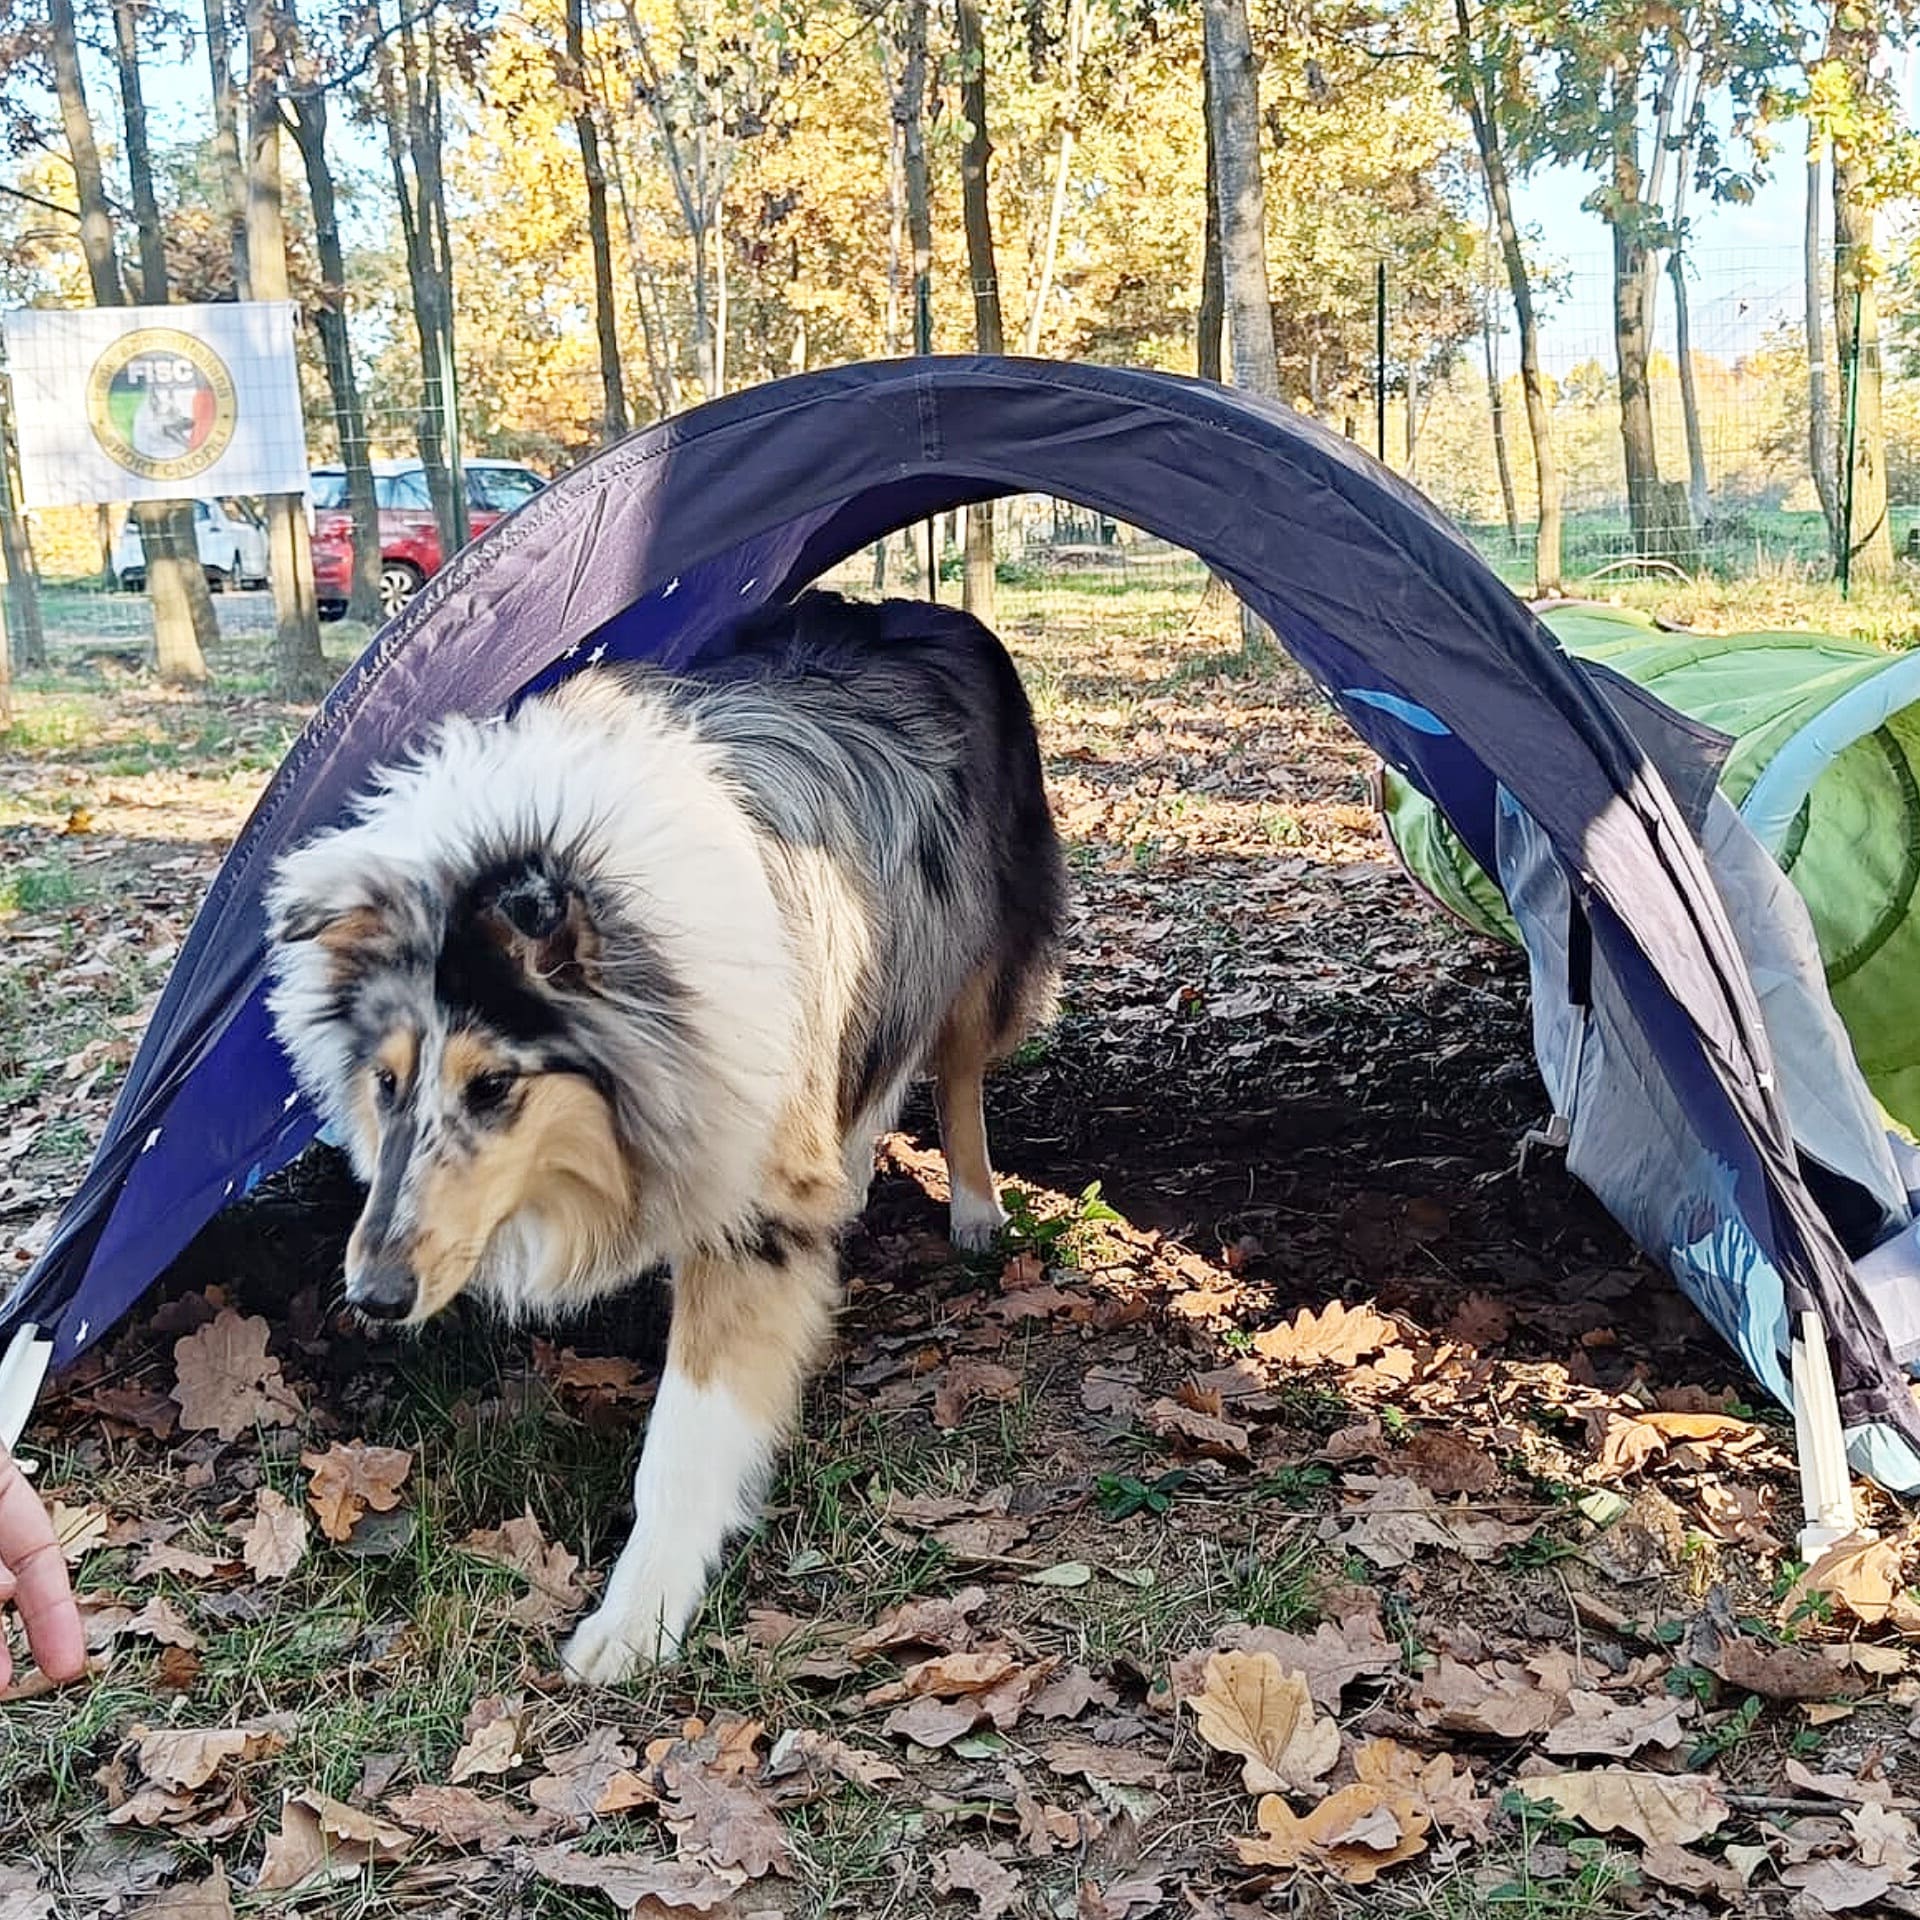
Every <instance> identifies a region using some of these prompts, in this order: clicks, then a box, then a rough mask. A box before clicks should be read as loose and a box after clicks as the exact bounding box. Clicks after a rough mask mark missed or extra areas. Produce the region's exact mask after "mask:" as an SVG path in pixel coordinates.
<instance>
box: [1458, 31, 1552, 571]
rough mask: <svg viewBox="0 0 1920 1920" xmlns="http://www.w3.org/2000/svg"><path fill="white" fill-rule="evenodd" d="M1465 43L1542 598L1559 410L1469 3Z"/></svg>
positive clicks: (1463, 72) (1466, 89)
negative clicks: (1502, 277) (1506, 299)
mask: <svg viewBox="0 0 1920 1920" xmlns="http://www.w3.org/2000/svg"><path fill="white" fill-rule="evenodd" d="M1453 10H1454V20H1455V22H1456V23H1457V25H1458V27H1459V33H1460V39H1459V46H1458V48H1457V58H1456V60H1455V75H1456V85H1457V88H1458V90H1459V93H1460V95H1461V96H1462V97H1463V98H1464V99H1465V101H1466V107H1467V116H1468V118H1469V120H1471V122H1472V124H1473V139H1474V145H1475V146H1476V147H1477V148H1478V150H1479V153H1480V170H1481V172H1482V173H1483V174H1484V175H1485V177H1486V182H1487V199H1488V201H1489V202H1490V203H1491V204H1492V207H1493V221H1494V226H1495V228H1496V230H1497V231H1498V233H1499V235H1500V257H1501V258H1502V259H1503V260H1504V261H1505V262H1506V267H1507V291H1508V292H1509V293H1510V294H1511V295H1512V296H1513V318H1514V325H1515V327H1516V329H1517V330H1518V332H1519V335H1520V391H1521V393H1522V394H1523V395H1524V396H1525V399H1526V403H1527V437H1528V438H1529V439H1530V440H1531V441H1532V442H1533V473H1534V485H1535V488H1536V492H1537V498H1538V503H1539V506H1538V511H1539V526H1538V527H1537V529H1536V531H1535V535H1534V545H1533V590H1534V593H1535V594H1536V595H1537V596H1538V597H1540V598H1541V599H1545V598H1547V597H1548V596H1550V595H1552V594H1557V593H1559V592H1560V591H1561V579H1560V469H1559V466H1558V464H1557V463H1556V461H1555V460H1554V457H1553V410H1552V408H1551V407H1550V406H1549V405H1548V403H1547V383H1546V380H1545V378H1544V376H1543V375H1542V374H1541V371H1540V319H1539V315H1538V314H1537V313H1536V311H1535V309H1534V304H1533V280H1532V277H1531V275H1530V274H1529V273H1528V271H1527V256H1526V251H1525V249H1524V248H1523V247H1522V246H1521V244H1520V224H1519V222H1518V221H1517V220H1515V218H1514V217H1513V190H1512V183H1511V181H1510V179H1509V178H1508V174H1507V156H1506V152H1505V150H1504V149H1503V147H1502V146H1501V144H1500V122H1499V117H1498V110H1497V97H1496V95H1495V93H1494V89H1493V87H1492V86H1491V85H1489V86H1488V87H1487V91H1486V94H1485V96H1484V97H1483V96H1482V94H1481V91H1480V89H1481V81H1480V79H1479V77H1478V75H1477V73H1476V71H1475V62H1474V58H1473V17H1472V15H1471V14H1470V13H1469V12H1468V10H1467V0H1453Z"/></svg>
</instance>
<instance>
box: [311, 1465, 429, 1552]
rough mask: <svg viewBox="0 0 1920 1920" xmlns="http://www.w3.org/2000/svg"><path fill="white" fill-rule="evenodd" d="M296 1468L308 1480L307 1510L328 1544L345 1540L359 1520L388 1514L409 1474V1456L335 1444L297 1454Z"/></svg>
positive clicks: (411, 1467) (351, 1533) (397, 1502)
mask: <svg viewBox="0 0 1920 1920" xmlns="http://www.w3.org/2000/svg"><path fill="white" fill-rule="evenodd" d="M300 1464H301V1465H302V1466H303V1467H305V1468H306V1469H307V1472H308V1473H309V1474H310V1475H311V1476H312V1477H311V1479H310V1480H309V1481H308V1484H307V1505H308V1506H310V1507H311V1508H312V1509H313V1511H314V1514H315V1516H316V1517H317V1518H318V1519H319V1522H320V1531H321V1532H322V1533H324V1534H325V1535H326V1536H327V1538H328V1539H329V1540H334V1541H339V1540H347V1539H350V1538H351V1537H352V1535H353V1529H354V1527H355V1526H356V1525H357V1524H358V1522H359V1521H360V1519H361V1518H362V1516H363V1515H365V1514H368V1513H391V1512H392V1511H393V1510H394V1508H395V1507H397V1506H398V1505H399V1504H400V1489H401V1487H402V1486H403V1485H404V1484H405V1482H406V1478H407V1475H408V1474H409V1473H411V1472H412V1471H413V1455H412V1454H411V1453H409V1452H407V1451H406V1449H405V1448H403V1447H370V1446H368V1445H367V1444H366V1442H365V1441H364V1440H349V1441H347V1442H346V1443H345V1444H344V1445H342V1444H341V1443H340V1442H339V1441H337V1440H336V1441H335V1442H334V1443H333V1445H332V1446H330V1447H329V1448H328V1449H327V1450H326V1452H325V1453H303V1454H302V1455H301V1456H300Z"/></svg>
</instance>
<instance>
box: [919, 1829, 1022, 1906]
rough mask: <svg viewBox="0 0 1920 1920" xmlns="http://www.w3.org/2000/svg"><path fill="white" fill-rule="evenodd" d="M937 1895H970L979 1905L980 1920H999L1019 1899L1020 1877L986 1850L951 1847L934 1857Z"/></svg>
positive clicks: (982, 1848) (934, 1881)
mask: <svg viewBox="0 0 1920 1920" xmlns="http://www.w3.org/2000/svg"><path fill="white" fill-rule="evenodd" d="M933 1890H934V1892H935V1893H970V1894H972V1895H973V1897H974V1898H975V1899H976V1900H977V1901H979V1903H980V1912H979V1915H978V1920H1000V1915H1002V1914H1003V1913H1006V1912H1008V1911H1010V1910H1011V1908H1012V1907H1013V1905H1014V1903H1015V1902H1016V1901H1017V1900H1018V1899H1019V1898H1020V1876H1019V1875H1018V1874H1016V1873H1013V1872H1010V1871H1009V1870H1008V1869H1007V1868H1005V1867H1003V1866H1002V1865H1001V1864H1000V1862H999V1861H998V1860H996V1859H995V1858H994V1857H993V1855H992V1854H990V1853H988V1852H987V1850H986V1849H985V1848H984V1847H948V1848H947V1849H946V1851H945V1852H944V1853H936V1854H935V1855H934V1856H933Z"/></svg>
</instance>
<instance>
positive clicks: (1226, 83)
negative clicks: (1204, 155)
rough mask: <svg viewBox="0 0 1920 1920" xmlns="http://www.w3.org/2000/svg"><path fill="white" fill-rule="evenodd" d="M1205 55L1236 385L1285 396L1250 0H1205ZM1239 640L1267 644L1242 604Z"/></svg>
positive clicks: (1250, 649)
mask: <svg viewBox="0 0 1920 1920" xmlns="http://www.w3.org/2000/svg"><path fill="white" fill-rule="evenodd" d="M1201 31H1202V35H1203V40H1202V58H1203V60H1204V61H1205V64H1206V71H1207V77H1208V80H1209V82H1210V83H1211V84H1210V85H1208V86H1207V87H1206V88H1205V89H1204V96H1205V98H1204V104H1205V106H1206V109H1207V116H1208V127H1209V129H1210V131H1211V133H1212V146H1213V155H1214V172H1215V178H1216V181H1217V186H1218V195H1219V203H1220V206H1219V213H1220V279H1221V287H1222V292H1223V294H1224V298H1225V306H1226V313H1227V345H1228V351H1229V353H1230V354H1231V365H1232V367H1233V384H1234V385H1235V386H1237V387H1241V388H1244V389H1245V390H1246V391H1247V392H1248V393H1255V394H1261V395H1264V396H1266V397H1267V398H1269V399H1276V400H1277V399H1278V398H1279V396H1280V362H1279V357H1278V355H1277V354H1276V352H1275V350H1274V344H1273V296H1272V293H1271V291H1270V289H1269V285H1268V281H1267V196H1266V185H1265V182H1264V180H1263V179H1262V177H1261V172H1260V82H1259V76H1258V74H1257V72H1256V71H1255V68H1254V64H1253V41H1252V37H1251V35H1250V34H1249V32H1248V28H1247V7H1246V0H1204V8H1203V14H1202V25H1201ZM1240 641H1241V645H1242V646H1243V648H1244V649H1245V650H1246V652H1247V653H1248V654H1249V655H1252V654H1257V653H1259V652H1261V651H1262V650H1263V649H1264V648H1265V647H1266V645H1267V643H1268V636H1267V632H1266V628H1265V627H1264V626H1263V625H1262V623H1261V620H1260V618H1259V616H1258V615H1257V614H1256V613H1255V612H1254V611H1253V609H1252V608H1251V607H1249V606H1247V605H1246V603H1245V602H1244V601H1243V602H1242V603H1241V607H1240Z"/></svg>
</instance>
